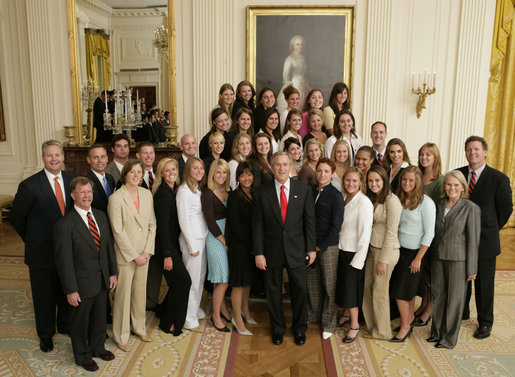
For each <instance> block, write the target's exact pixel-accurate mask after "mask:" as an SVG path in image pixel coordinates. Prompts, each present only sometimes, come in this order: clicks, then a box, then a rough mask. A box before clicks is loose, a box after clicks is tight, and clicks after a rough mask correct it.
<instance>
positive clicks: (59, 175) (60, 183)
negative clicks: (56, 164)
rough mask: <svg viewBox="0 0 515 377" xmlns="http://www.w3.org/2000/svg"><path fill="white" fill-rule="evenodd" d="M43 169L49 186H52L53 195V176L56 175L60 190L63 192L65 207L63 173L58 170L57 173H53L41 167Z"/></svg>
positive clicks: (64, 197)
mask: <svg viewBox="0 0 515 377" xmlns="http://www.w3.org/2000/svg"><path fill="white" fill-rule="evenodd" d="M43 170H44V171H45V174H46V177H47V178H48V182H49V183H50V187H52V191H53V192H54V195H55V177H57V180H58V181H59V185H60V186H61V192H62V193H63V199H64V206H65V207H66V191H65V190H64V181H63V175H62V174H61V171H59V174H57V175H54V174H52V173H50V172H49V171H48V170H46V169H43Z"/></svg>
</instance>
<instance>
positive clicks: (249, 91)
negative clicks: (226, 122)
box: [231, 80, 256, 118]
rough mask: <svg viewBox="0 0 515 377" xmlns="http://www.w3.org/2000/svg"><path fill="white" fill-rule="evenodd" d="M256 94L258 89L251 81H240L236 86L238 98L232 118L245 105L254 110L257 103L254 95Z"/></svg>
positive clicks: (233, 108)
mask: <svg viewBox="0 0 515 377" xmlns="http://www.w3.org/2000/svg"><path fill="white" fill-rule="evenodd" d="M255 96H256V89H254V86H253V85H252V84H251V83H250V81H247V80H243V81H240V83H239V84H238V86H237V87H236V100H235V101H234V105H233V107H232V114H231V116H232V118H234V116H235V115H236V112H237V111H238V110H239V109H241V108H242V107H245V108H247V109H249V110H250V111H254V109H255V108H256V105H255V103H254V97H255Z"/></svg>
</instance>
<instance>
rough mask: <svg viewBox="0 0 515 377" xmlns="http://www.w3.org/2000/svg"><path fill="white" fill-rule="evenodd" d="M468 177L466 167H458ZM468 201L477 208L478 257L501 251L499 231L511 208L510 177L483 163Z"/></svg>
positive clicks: (492, 255) (496, 253)
mask: <svg viewBox="0 0 515 377" xmlns="http://www.w3.org/2000/svg"><path fill="white" fill-rule="evenodd" d="M458 170H459V171H461V172H462V173H463V175H464V176H465V179H467V178H468V174H469V167H468V166H463V167H461V168H459V169H458ZM470 200H471V201H472V202H474V203H476V204H477V205H478V206H479V208H481V238H480V240H479V259H487V258H494V257H496V256H497V255H499V254H500V253H501V242H500V239H499V231H500V230H501V229H502V228H503V226H504V225H505V224H506V222H507V221H508V219H509V218H510V215H511V213H512V211H513V203H512V201H511V200H512V198H511V187H510V180H509V179H508V177H507V176H506V175H504V174H503V173H501V172H500V171H499V170H496V169H494V168H491V167H490V166H488V165H486V166H485V169H484V170H483V172H482V173H481V175H480V176H479V179H478V180H477V182H476V187H475V188H474V191H472V195H471V196H470Z"/></svg>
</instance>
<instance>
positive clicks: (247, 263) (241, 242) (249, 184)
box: [225, 161, 257, 335]
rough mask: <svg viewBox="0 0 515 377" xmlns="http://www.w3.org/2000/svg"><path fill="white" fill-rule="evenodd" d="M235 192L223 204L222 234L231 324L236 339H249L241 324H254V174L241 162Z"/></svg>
mask: <svg viewBox="0 0 515 377" xmlns="http://www.w3.org/2000/svg"><path fill="white" fill-rule="evenodd" d="M236 181H237V182H238V183H239V185H238V187H237V188H236V190H234V191H233V192H231V194H230V195H229V200H228V203H227V229H226V232H225V235H226V240H227V245H228V247H229V285H230V286H231V288H232V291H231V302H232V308H233V314H234V315H233V317H232V321H231V322H232V324H233V326H234V328H235V329H236V331H238V333H239V334H240V335H252V333H251V332H250V331H248V330H247V329H246V327H245V324H244V323H243V320H245V321H247V323H249V324H253V325H255V324H257V322H256V321H255V320H254V319H252V317H251V316H250V312H249V295H250V286H251V284H252V275H253V271H254V263H253V261H254V259H253V257H252V254H251V252H252V234H251V232H252V225H251V220H252V196H253V191H254V171H253V169H252V165H251V164H250V163H249V162H247V161H244V162H242V163H240V164H239V165H238V168H237V169H236Z"/></svg>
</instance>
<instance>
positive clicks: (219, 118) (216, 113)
mask: <svg viewBox="0 0 515 377" xmlns="http://www.w3.org/2000/svg"><path fill="white" fill-rule="evenodd" d="M228 129H229V115H228V114H227V113H226V112H225V110H224V109H222V108H219V107H218V108H216V109H214V110H213V111H212V112H211V129H210V130H209V132H208V133H207V134H205V135H204V137H203V138H202V140H200V144H199V148H198V153H199V156H200V158H201V159H204V158H206V157H207V156H208V155H209V152H210V150H209V136H211V134H212V133H213V132H216V131H218V132H220V133H221V134H222V135H223V136H224V138H225V137H226V136H227V130H228ZM230 156H231V146H230V145H228V144H227V143H225V146H224V150H223V152H222V155H221V157H222V158H223V159H228V158H230Z"/></svg>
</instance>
